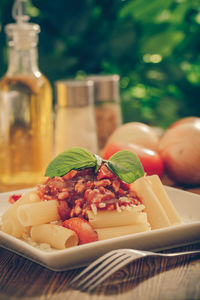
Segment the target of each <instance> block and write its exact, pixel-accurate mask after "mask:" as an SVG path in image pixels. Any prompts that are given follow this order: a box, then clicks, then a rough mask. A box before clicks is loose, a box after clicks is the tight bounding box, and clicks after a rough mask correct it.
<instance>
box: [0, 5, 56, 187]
mask: <svg viewBox="0 0 200 300" xmlns="http://www.w3.org/2000/svg"><path fill="white" fill-rule="evenodd" d="M24 4H25V1H24V0H16V2H15V4H14V7H13V17H14V18H15V19H16V21H17V22H16V23H13V24H8V25H6V28H5V31H6V34H7V37H8V46H9V65H8V70H7V72H6V74H5V75H4V77H3V78H2V79H1V82H0V191H8V190H13V189H18V188H24V187H31V186H34V185H35V184H37V183H39V182H41V180H42V179H43V175H44V171H45V168H46V167H47V164H48V163H49V161H50V160H51V158H52V141H53V120H52V90H51V86H50V83H49V81H48V80H47V78H46V77H45V76H44V75H43V74H42V73H41V72H40V70H39V68H38V63H37V44H38V33H39V32H40V27H39V26H38V25H37V24H34V23H29V22H27V21H28V19H29V17H28V16H27V15H26V14H25V13H24Z"/></svg>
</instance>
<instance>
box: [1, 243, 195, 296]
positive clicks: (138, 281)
mask: <svg viewBox="0 0 200 300" xmlns="http://www.w3.org/2000/svg"><path fill="white" fill-rule="evenodd" d="M194 249H200V243H199V244H195V245H189V246H185V247H181V248H178V249H173V250H170V251H184V250H194ZM165 252H169V250H168V251H165ZM82 269H83V268H81V269H74V270H71V271H64V272H53V271H50V270H48V269H46V268H44V267H42V266H40V265H38V264H36V263H34V262H31V261H29V260H27V259H26V258H23V257H21V256H18V255H16V254H14V253H12V252H10V251H8V250H5V249H3V248H0V300H18V299H20V300H24V299H30V300H36V299H37V300H39V299H40V300H46V299H48V300H49V299H50V300H65V299H66V300H68V299H69V300H73V299H77V300H79V299H81V300H88V299H96V300H98V299H99V300H100V299H109V300H110V299H111V300H112V299H113V300H117V299H123V300H126V299H137V300H140V299H141V300H144V299H145V300H147V299H148V300H157V299H159V300H186V299H187V300H192V299H200V255H196V256H189V257H188V256H187V257H186V256H184V257H178V258H170V259H166V258H162V259H161V258H145V259H142V260H139V261H137V262H135V263H131V264H129V265H127V266H126V267H124V268H123V269H122V270H120V271H118V272H117V273H115V274H114V275H112V276H111V277H110V278H109V279H108V280H107V281H106V282H105V283H104V284H102V285H101V286H99V287H98V288H96V289H95V290H94V291H93V292H91V293H87V292H80V291H78V290H75V289H73V288H69V287H68V284H69V282H70V281H71V280H72V278H74V276H75V275H77V274H78V273H79V272H80V271H81V270H82Z"/></svg>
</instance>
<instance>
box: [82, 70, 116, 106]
mask: <svg viewBox="0 0 200 300" xmlns="http://www.w3.org/2000/svg"><path fill="white" fill-rule="evenodd" d="M119 78H120V77H119V75H94V76H93V75H91V76H87V79H90V80H92V81H93V82H94V96H95V101H96V102H99V101H116V102H117V101H119Z"/></svg>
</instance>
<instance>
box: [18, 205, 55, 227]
mask: <svg viewBox="0 0 200 300" xmlns="http://www.w3.org/2000/svg"><path fill="white" fill-rule="evenodd" d="M17 217H18V219H19V221H20V223H21V224H22V225H23V226H33V225H39V224H44V223H49V222H52V221H58V220H60V217H59V214H58V202H57V200H48V201H41V202H39V203H31V204H24V205H20V206H19V207H18V209H17Z"/></svg>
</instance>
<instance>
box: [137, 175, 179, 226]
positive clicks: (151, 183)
mask: <svg viewBox="0 0 200 300" xmlns="http://www.w3.org/2000/svg"><path fill="white" fill-rule="evenodd" d="M153 176H156V177H157V179H156V180H155V178H153V179H152V178H151V176H146V177H141V178H139V179H137V180H136V181H134V182H133V183H132V184H131V189H133V190H134V191H135V192H136V194H137V195H138V197H140V199H141V200H142V202H143V204H144V206H145V212H146V213H147V218H148V221H149V223H150V226H151V228H152V229H157V228H162V227H168V226H171V225H173V223H172V220H174V219H176V221H177V222H176V223H180V222H181V221H180V219H179V218H178V217H174V216H176V214H177V213H176V211H175V208H174V207H173V205H172V203H171V205H170V209H167V208H166V206H167V205H168V203H169V202H171V201H170V199H169V198H168V197H167V198H166V195H165V193H164V192H163V189H164V187H163V185H162V183H161V182H160V184H158V182H159V180H160V179H159V178H158V176H157V175H153ZM167 202H168V203H167ZM172 211H174V213H173V214H172ZM172 216H173V217H172Z"/></svg>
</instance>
